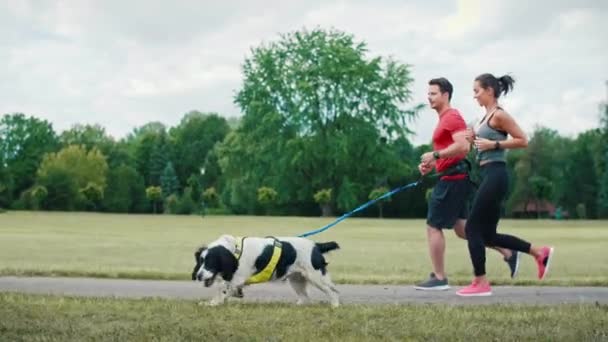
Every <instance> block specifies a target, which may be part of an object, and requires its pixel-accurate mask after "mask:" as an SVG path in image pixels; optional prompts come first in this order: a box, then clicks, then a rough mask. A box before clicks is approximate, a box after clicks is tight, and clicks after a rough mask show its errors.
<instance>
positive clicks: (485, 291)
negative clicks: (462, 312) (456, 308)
mask: <svg viewBox="0 0 608 342" xmlns="http://www.w3.org/2000/svg"><path fill="white" fill-rule="evenodd" d="M456 294H457V295H459V296H461V297H482V296H491V295H492V288H491V287H490V283H489V282H487V283H485V284H479V283H478V282H477V281H476V280H473V282H472V283H471V285H469V286H467V287H464V288H462V289H461V290H460V291H458V292H456Z"/></svg>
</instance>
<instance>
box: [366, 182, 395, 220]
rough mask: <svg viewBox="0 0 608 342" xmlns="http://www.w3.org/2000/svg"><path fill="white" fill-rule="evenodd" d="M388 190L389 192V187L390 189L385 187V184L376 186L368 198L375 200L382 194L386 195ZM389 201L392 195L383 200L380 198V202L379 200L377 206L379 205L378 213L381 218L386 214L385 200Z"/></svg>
mask: <svg viewBox="0 0 608 342" xmlns="http://www.w3.org/2000/svg"><path fill="white" fill-rule="evenodd" d="M387 192H389V189H388V188H387V187H385V186H381V187H378V188H375V189H373V190H372V191H371V192H370V193H369V197H368V199H369V200H370V201H371V200H374V199H376V198H378V197H380V196H382V195H384V194H385V193H387ZM388 201H390V197H387V198H384V199H382V200H380V201H378V202H377V206H378V215H379V216H380V218H383V217H384V215H383V211H382V208H383V206H384V202H388Z"/></svg>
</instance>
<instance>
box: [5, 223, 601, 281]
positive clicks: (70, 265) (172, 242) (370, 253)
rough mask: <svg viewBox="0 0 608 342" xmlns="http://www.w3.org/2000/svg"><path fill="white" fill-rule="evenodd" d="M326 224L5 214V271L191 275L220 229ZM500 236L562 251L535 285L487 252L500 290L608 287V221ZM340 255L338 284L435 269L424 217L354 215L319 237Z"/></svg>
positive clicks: (417, 275) (456, 243)
mask: <svg viewBox="0 0 608 342" xmlns="http://www.w3.org/2000/svg"><path fill="white" fill-rule="evenodd" d="M332 220H333V219H327V218H301V217H250V216H226V217H222V216H208V217H205V218H201V217H200V216H168V215H156V216H155V215H110V214H92V213H43V212H7V213H4V214H0V274H4V275H62V276H95V277H121V278H122V277H124V278H158V279H188V278H189V276H190V272H191V270H192V266H193V256H192V255H193V251H194V249H195V248H196V247H197V246H198V245H199V244H201V243H204V242H208V241H210V240H213V239H215V238H216V237H217V236H219V235H220V234H222V233H229V234H233V235H258V236H265V235H274V236H290V235H296V234H298V233H302V232H305V231H308V230H311V229H315V228H318V227H321V226H323V225H325V224H326V223H329V222H331V221H332ZM499 231H502V232H508V233H511V234H515V235H518V236H520V237H522V238H525V239H528V240H530V241H532V242H533V243H542V244H551V245H553V246H555V247H556V254H555V259H554V261H553V264H552V269H551V274H550V275H549V277H548V278H547V279H546V280H545V281H543V282H542V283H539V282H538V281H536V279H535V277H536V268H535V264H534V261H533V259H532V258H530V257H528V256H525V257H524V259H523V260H522V264H521V266H522V267H521V271H520V276H519V277H518V279H517V280H516V281H512V280H510V278H509V276H508V268H507V266H506V264H505V263H504V262H503V261H502V260H501V258H500V257H499V256H498V254H497V253H496V252H494V251H489V252H488V262H487V270H488V275H489V277H490V279H491V280H492V282H493V283H495V284H551V285H602V286H606V285H608V223H607V222H606V221H562V222H556V221H545V220H543V221H535V220H529V221H515V220H504V221H502V222H501V224H500V228H499ZM312 239H314V240H316V241H328V240H336V241H338V242H339V243H340V245H341V246H342V249H341V250H339V251H336V252H334V253H331V254H330V255H329V256H328V259H329V262H330V266H329V269H330V271H331V273H332V277H333V279H334V280H335V281H336V282H338V283H386V284H411V283H413V282H416V281H419V280H421V279H423V278H425V277H426V276H427V275H428V273H429V272H430V270H431V266H430V260H429V257H428V252H427V245H426V232H425V225H424V221H423V220H393V219H384V220H379V219H359V218H350V219H348V220H346V221H344V222H342V223H340V224H339V225H337V226H335V227H334V228H332V229H330V230H328V231H326V232H323V233H321V234H319V235H315V236H313V237H312ZM446 262H447V270H448V276H449V277H450V282H452V283H454V284H464V283H466V282H468V281H470V278H471V273H472V271H471V270H472V268H471V265H470V261H469V257H468V251H467V247H466V243H465V241H463V240H459V239H457V238H455V237H454V235H453V233H452V232H447V255H446Z"/></svg>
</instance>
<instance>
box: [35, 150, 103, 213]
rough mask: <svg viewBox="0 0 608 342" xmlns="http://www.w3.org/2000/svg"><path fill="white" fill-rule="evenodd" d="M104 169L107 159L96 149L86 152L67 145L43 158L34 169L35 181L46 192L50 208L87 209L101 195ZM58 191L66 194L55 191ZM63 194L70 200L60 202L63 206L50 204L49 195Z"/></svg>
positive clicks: (95, 203)
mask: <svg viewBox="0 0 608 342" xmlns="http://www.w3.org/2000/svg"><path fill="white" fill-rule="evenodd" d="M107 170H108V165H107V163H106V158H105V156H104V155H103V154H102V153H101V152H100V151H99V150H97V148H93V149H91V150H90V151H88V152H87V150H86V148H85V147H83V146H68V147H65V148H63V149H62V150H61V151H59V152H57V153H50V154H47V155H46V156H45V157H44V159H43V160H42V163H41V164H40V168H39V169H38V172H37V183H38V184H40V185H42V186H44V187H46V189H47V191H48V196H47V202H46V205H47V207H49V209H67V210H71V209H86V208H87V207H88V208H91V205H93V207H95V206H96V205H97V204H98V203H99V201H100V200H101V198H103V192H104V190H105V187H106V174H107ZM53 182H58V183H57V184H53ZM69 183H71V184H69ZM60 191H66V193H65V194H60V193H56V192H60ZM74 191H75V193H74ZM66 195H67V196H69V199H66V200H65V201H63V203H64V207H61V206H58V204H57V203H51V200H50V199H51V198H55V197H58V198H64V196H66Z"/></svg>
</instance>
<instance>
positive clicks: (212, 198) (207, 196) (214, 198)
mask: <svg viewBox="0 0 608 342" xmlns="http://www.w3.org/2000/svg"><path fill="white" fill-rule="evenodd" d="M203 201H205V206H207V207H210V208H215V207H217V206H219V196H218V194H217V191H216V190H215V188H214V187H210V188H207V189H205V191H203Z"/></svg>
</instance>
